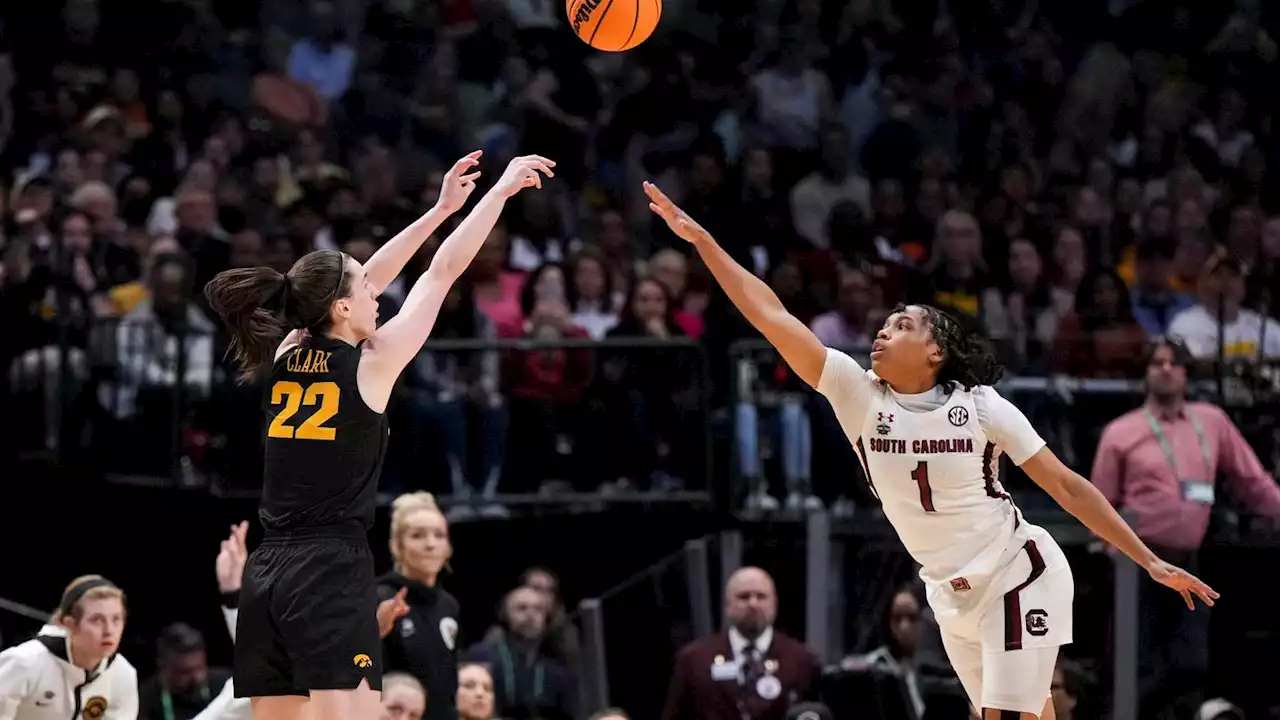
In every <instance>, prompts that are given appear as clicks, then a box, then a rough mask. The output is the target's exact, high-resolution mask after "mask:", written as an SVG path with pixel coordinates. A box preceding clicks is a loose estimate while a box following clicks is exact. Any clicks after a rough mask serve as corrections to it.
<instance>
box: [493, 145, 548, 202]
mask: <svg viewBox="0 0 1280 720" xmlns="http://www.w3.org/2000/svg"><path fill="white" fill-rule="evenodd" d="M555 166H556V163H555V161H554V160H548V159H547V158H544V157H542V156H541V155H524V156H522V157H518V158H515V159H514V160H512V161H511V164H509V165H507V169H506V171H505V172H503V173H502V177H500V178H498V183H497V185H495V186H494V189H496V190H497V191H498V192H500V193H502V195H503V196H504V197H511V196H513V195H515V194H516V193H518V192H520V191H521V190H523V189H525V188H528V187H536V188H539V189H541V188H542V176H543V175H546V176H547V177H549V178H553V177H555V176H556V174H555V173H554V172H553V171H552V170H551V168H553V167H555Z"/></svg>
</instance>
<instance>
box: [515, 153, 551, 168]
mask: <svg viewBox="0 0 1280 720" xmlns="http://www.w3.org/2000/svg"><path fill="white" fill-rule="evenodd" d="M520 159H521V160H527V161H529V162H534V163H538V164H541V165H545V166H547V167H555V166H556V161H555V160H552V159H550V158H545V157H542V156H541V155H525V156H524V157H522V158H520Z"/></svg>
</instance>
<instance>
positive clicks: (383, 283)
mask: <svg viewBox="0 0 1280 720" xmlns="http://www.w3.org/2000/svg"><path fill="white" fill-rule="evenodd" d="M480 154H481V151H480V150H476V151H474V152H471V153H469V154H468V155H466V156H464V157H463V158H462V159H460V160H458V162H456V163H454V164H453V167H452V168H451V169H450V170H449V172H447V173H445V176H444V182H443V183H442V184H441V186H440V199H439V200H437V201H436V204H435V207H433V208H431V209H430V210H428V211H427V213H426V214H425V215H423V216H422V217H420V218H418V219H417V220H414V221H413V222H412V223H410V224H409V226H408V227H406V228H405V229H404V230H401V231H400V232H399V233H397V234H396V236H395V237H393V238H391V239H390V240H388V241H387V242H386V244H385V245H383V246H382V247H380V248H378V251H377V252H375V253H374V254H373V257H371V258H369V262H367V263H365V265H364V271H365V274H366V276H367V277H368V278H369V284H370V285H372V286H373V289H374V290H376V291H377V293H378V294H379V295H381V294H382V291H383V290H386V289H387V286H388V285H390V284H391V283H392V281H394V280H395V279H396V277H397V276H399V275H400V271H401V270H404V266H405V264H406V263H408V262H409V258H411V257H413V255H414V253H416V252H418V248H420V247H422V243H424V242H426V241H427V238H429V237H431V233H433V232H435V231H436V229H437V228H439V227H440V224H441V223H443V222H444V221H445V218H447V217H449V216H450V215H452V214H454V213H456V212H458V210H461V209H462V206H463V205H465V204H466V202H467V198H468V197H470V196H471V191H472V190H475V187H476V184H475V183H476V178H478V177H480V171H479V170H476V171H475V172H471V173H468V172H467V171H468V170H471V169H472V168H474V167H476V166H477V165H479V164H480Z"/></svg>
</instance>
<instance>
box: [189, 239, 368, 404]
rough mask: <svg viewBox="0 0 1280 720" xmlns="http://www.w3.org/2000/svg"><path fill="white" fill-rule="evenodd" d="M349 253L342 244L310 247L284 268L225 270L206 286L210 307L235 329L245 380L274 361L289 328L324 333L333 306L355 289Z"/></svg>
mask: <svg viewBox="0 0 1280 720" xmlns="http://www.w3.org/2000/svg"><path fill="white" fill-rule="evenodd" d="M345 264H346V258H345V256H344V255H343V254H342V253H341V252H338V251H336V250H317V251H315V252H311V253H307V254H306V255H304V256H302V257H301V258H299V259H298V262H296V263H294V264H293V267H292V268H291V269H290V270H289V273H288V274H287V275H286V274H282V273H280V272H279V271H277V270H274V269H272V268H269V267H253V268H240V269H236V270H225V271H223V272H220V273H218V274H217V276H216V277H214V278H213V279H212V280H210V281H209V283H208V284H207V285H205V287H204V296H205V299H207V300H208V301H209V307H211V308H212V309H213V311H214V312H216V313H217V314H218V316H219V317H221V318H222V321H223V322H224V323H226V326H227V329H228V330H230V331H231V347H230V353H231V356H232V357H233V358H235V361H236V364H237V365H239V366H240V370H241V380H249V379H252V378H253V377H254V376H255V375H257V373H258V372H259V371H260V370H261V369H262V368H263V367H265V366H267V365H269V364H270V363H271V359H272V356H273V355H274V354H275V351H276V348H277V347H278V346H279V344H280V341H281V340H283V339H284V335H285V332H286V331H288V330H292V329H297V328H300V329H304V330H308V331H310V332H312V333H323V332H324V331H326V330H328V329H329V326H330V324H331V323H332V320H331V316H330V314H329V308H330V307H331V306H332V305H333V302H334V301H335V300H337V299H338V298H340V297H346V296H347V295H349V294H350V283H349V282H348V281H347V273H346V268H345Z"/></svg>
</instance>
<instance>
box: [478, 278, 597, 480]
mask: <svg viewBox="0 0 1280 720" xmlns="http://www.w3.org/2000/svg"><path fill="white" fill-rule="evenodd" d="M520 311H521V317H520V319H519V320H518V321H517V322H509V323H506V324H503V325H500V326H499V328H498V335H499V337H505V338H526V339H529V340H534V341H543V342H547V343H554V342H555V341H557V340H578V339H586V338H588V335H587V331H586V330H584V329H582V328H581V327H579V326H578V325H575V324H574V322H573V317H572V314H571V313H570V311H569V302H568V295H567V290H566V277H565V271H564V268H563V266H561V265H560V263H554V262H552V263H544V264H543V265H542V266H541V267H539V268H538V269H536V270H534V271H533V272H532V273H530V274H529V276H528V277H527V278H526V279H525V284H524V289H523V290H522V291H521V293H520ZM591 375H592V356H591V351H590V350H566V349H563V348H559V349H558V348H555V347H549V348H545V349H543V348H538V349H534V350H508V351H505V352H504V353H503V357H502V380H503V385H504V386H505V388H506V389H505V394H506V396H507V398H508V400H509V402H510V404H511V421H512V423H514V424H515V425H516V426H517V427H520V428H523V430H522V431H521V432H520V433H518V434H517V435H516V436H513V437H512V438H511V441H512V442H511V445H510V451H509V452H510V458H511V459H510V462H509V463H508V464H507V471H508V473H516V474H519V475H521V476H523V477H520V478H516V479H515V481H516V483H517V486H513V487H512V491H513V492H519V491H522V490H532V489H536V488H537V487H538V485H539V484H540V483H543V482H545V481H548V480H553V479H554V480H563V479H566V476H565V473H567V472H568V470H569V464H568V463H565V464H563V465H562V464H559V463H557V459H562V460H563V459H566V458H567V457H568V456H570V455H572V454H573V450H574V448H573V445H574V442H573V440H574V437H575V435H576V432H575V430H576V428H577V427H578V426H579V425H580V422H581V412H580V410H581V404H582V399H583V392H584V390H585V389H586V387H587V385H588V384H589V383H590V382H591Z"/></svg>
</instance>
